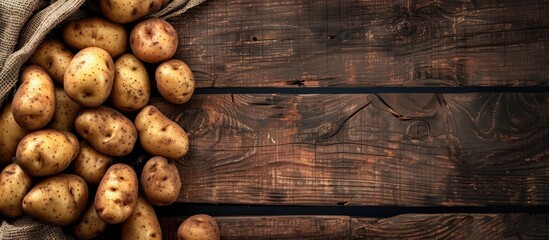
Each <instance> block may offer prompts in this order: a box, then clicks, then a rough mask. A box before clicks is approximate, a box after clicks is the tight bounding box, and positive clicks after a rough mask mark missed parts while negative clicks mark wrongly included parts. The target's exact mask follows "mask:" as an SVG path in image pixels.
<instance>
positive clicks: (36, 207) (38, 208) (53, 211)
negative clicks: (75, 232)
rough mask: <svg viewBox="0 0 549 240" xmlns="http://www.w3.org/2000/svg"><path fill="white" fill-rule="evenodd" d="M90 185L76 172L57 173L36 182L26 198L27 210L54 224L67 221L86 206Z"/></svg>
mask: <svg viewBox="0 0 549 240" xmlns="http://www.w3.org/2000/svg"><path fill="white" fill-rule="evenodd" d="M87 201H88V186H87V185H86V182H84V179H82V178H81V177H79V176H76V175H74V174H58V175H54V176H50V177H48V178H46V179H44V180H42V181H41V182H39V183H37V184H36V186H34V187H33V188H32V189H31V190H30V191H29V193H27V195H26V196H25V198H23V211H24V212H25V214H27V215H29V216H31V217H33V218H35V219H38V220H39V221H42V222H44V223H47V224H51V225H68V224H71V223H73V222H75V221H76V220H78V218H79V217H80V215H81V214H82V213H83V212H84V210H85V209H86V203H87Z"/></svg>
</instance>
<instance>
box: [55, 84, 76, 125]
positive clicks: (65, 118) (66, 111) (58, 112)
mask: <svg viewBox="0 0 549 240" xmlns="http://www.w3.org/2000/svg"><path fill="white" fill-rule="evenodd" d="M55 101H56V104H55V113H54V114H53V118H52V119H51V121H50V123H49V124H48V128H53V129H55V130H59V131H67V132H68V131H71V130H72V129H73V128H74V120H76V116H78V113H79V112H80V105H79V104H78V103H76V102H74V101H73V100H72V99H70V98H69V96H67V93H66V92H65V90H64V89H63V88H60V87H56V88H55Z"/></svg>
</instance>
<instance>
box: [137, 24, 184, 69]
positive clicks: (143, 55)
mask: <svg viewBox="0 0 549 240" xmlns="http://www.w3.org/2000/svg"><path fill="white" fill-rule="evenodd" d="M178 41H179V40H178V38H177V31H175V28H174V27H173V26H172V25H171V24H170V23H168V22H166V21H164V20H162V19H160V18H149V19H147V20H144V21H142V22H140V23H138V24H137V25H135V27H133V29H132V31H131V33H130V48H131V49H132V52H133V54H135V56H136V57H138V58H139V59H141V61H144V62H148V63H159V62H163V61H166V60H168V59H170V58H172V57H173V55H175V51H176V50H177V44H178Z"/></svg>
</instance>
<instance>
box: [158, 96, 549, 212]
mask: <svg viewBox="0 0 549 240" xmlns="http://www.w3.org/2000/svg"><path fill="white" fill-rule="evenodd" d="M155 105H157V106H158V107H159V109H160V110H161V111H163V112H164V113H165V114H166V115H168V116H170V117H172V118H173V119H174V120H176V121H177V122H178V123H179V124H181V125H182V126H183V127H184V129H186V131H188V133H189V138H190V140H191V146H190V151H189V154H188V155H187V156H186V157H185V159H184V160H182V161H177V164H178V168H179V171H180V174H181V180H182V182H183V186H182V191H181V194H180V196H179V199H178V201H179V202H198V203H231V204H274V205H285V204H290V205H326V206H334V205H371V206H378V205H382V206H383V205H398V206H486V205H516V206H522V205H529V206H535V205H547V204H548V203H549V162H548V161H549V160H548V159H549V158H548V156H549V141H548V140H549V108H547V106H548V105H549V94H538V93H472V94H440V95H436V94H379V95H370V94H347V95H346V94H339V95H338V94H319V95H279V94H257V95H244V94H241V95H238V94H233V95H231V94H226V95H223V94H220V95H197V96H195V97H194V98H193V100H192V101H191V102H189V103H188V104H186V105H183V106H176V105H170V104H166V103H165V102H162V101H156V103H155Z"/></svg>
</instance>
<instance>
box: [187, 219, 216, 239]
mask: <svg viewBox="0 0 549 240" xmlns="http://www.w3.org/2000/svg"><path fill="white" fill-rule="evenodd" d="M219 238H220V236H219V227H218V226H217V222H216V221H215V219H214V218H212V217H210V216H208V215H206V214H198V215H194V216H191V217H189V218H187V219H185V221H183V222H182V223H181V225H179V228H178V229H177V239H178V240H218V239H219Z"/></svg>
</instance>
